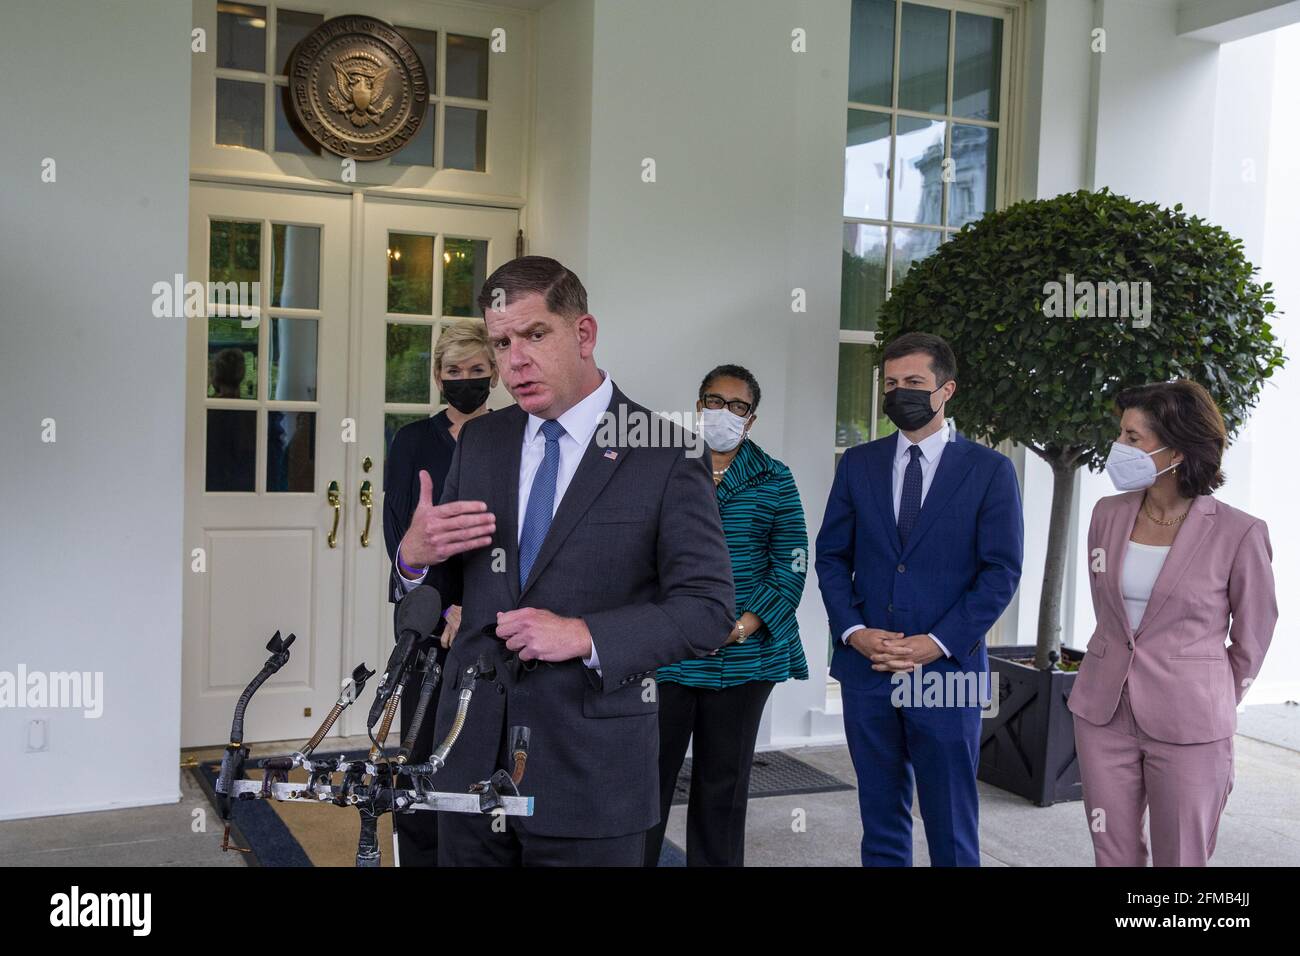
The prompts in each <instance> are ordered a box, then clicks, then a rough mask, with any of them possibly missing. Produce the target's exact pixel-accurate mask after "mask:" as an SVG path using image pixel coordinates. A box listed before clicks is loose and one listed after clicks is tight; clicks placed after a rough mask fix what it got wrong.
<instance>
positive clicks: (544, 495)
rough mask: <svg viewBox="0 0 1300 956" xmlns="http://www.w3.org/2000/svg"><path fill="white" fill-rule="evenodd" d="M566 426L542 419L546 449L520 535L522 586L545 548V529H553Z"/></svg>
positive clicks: (538, 468)
mask: <svg viewBox="0 0 1300 956" xmlns="http://www.w3.org/2000/svg"><path fill="white" fill-rule="evenodd" d="M563 434H564V426H563V425H561V424H560V423H559V422H557V421H546V422H542V435H543V437H545V439H546V452H545V453H544V454H543V456H542V463H541V464H540V465H539V466H538V467H537V474H535V475H533V486H532V489H531V490H530V491H529V492H528V508H527V510H525V511H524V531H523V534H521V535H520V536H519V586H520V587H521V588H522V587H523V586H524V584H525V583H527V581H528V572H529V571H531V570H532V569H533V562H534V561H536V560H537V555H538V554H539V553H540V552H541V550H542V542H543V541H545V540H546V532H547V531H549V530H550V529H551V516H552V515H553V513H554V511H555V479H556V477H557V476H558V475H559V473H560V436H561V435H563Z"/></svg>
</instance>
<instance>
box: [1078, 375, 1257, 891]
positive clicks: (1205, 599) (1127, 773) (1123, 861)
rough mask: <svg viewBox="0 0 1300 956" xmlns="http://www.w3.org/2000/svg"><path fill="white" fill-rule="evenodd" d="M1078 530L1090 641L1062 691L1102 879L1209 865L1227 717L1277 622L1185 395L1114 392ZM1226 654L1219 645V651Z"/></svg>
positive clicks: (1205, 434) (1224, 786)
mask: <svg viewBox="0 0 1300 956" xmlns="http://www.w3.org/2000/svg"><path fill="white" fill-rule="evenodd" d="M1117 404H1118V406H1119V410H1120V411H1121V413H1122V418H1121V421H1120V437H1119V440H1118V441H1116V442H1115V444H1114V446H1113V447H1112V449H1111V453H1110V458H1109V459H1108V460H1107V463H1106V470H1107V472H1108V473H1109V474H1110V477H1111V480H1112V481H1113V482H1114V483H1115V487H1116V488H1118V489H1120V490H1121V491H1122V492H1123V494H1118V495H1115V496H1113V497H1110V498H1103V499H1102V500H1101V501H1099V502H1097V506H1096V507H1095V508H1094V509H1093V512H1092V524H1091V525H1090V526H1089V528H1088V562H1089V567H1090V569H1091V579H1092V604H1093V609H1094V611H1095V613H1096V618H1097V629H1096V631H1095V632H1094V633H1093V635H1092V638H1091V640H1089V642H1088V649H1087V653H1086V654H1085V655H1084V658H1083V663H1082V664H1081V666H1080V668H1079V675H1078V677H1077V678H1076V680H1075V684H1074V688H1073V690H1072V691H1071V693H1070V704H1069V706H1070V710H1071V712H1073V714H1074V738H1075V747H1076V749H1077V751H1078V755H1079V770H1080V773H1081V774H1082V777H1083V802H1084V808H1085V810H1086V812H1087V817H1088V825H1089V829H1090V831H1091V833H1092V845H1093V850H1094V852H1095V854H1096V858H1097V865H1098V866H1146V865H1147V861H1148V855H1147V853H1148V851H1147V837H1146V834H1145V833H1144V828H1143V820H1142V817H1143V813H1144V811H1146V810H1148V809H1149V810H1150V831H1151V839H1150V855H1151V859H1152V860H1153V862H1154V863H1155V865H1156V866H1204V865H1205V862H1206V861H1207V860H1208V859H1209V857H1210V855H1211V854H1212V853H1213V852H1214V841H1215V837H1216V835H1217V833H1218V828H1219V817H1220V815H1221V814H1222V813H1223V808H1224V806H1225V805H1226V804H1227V801H1228V793H1229V792H1230V791H1231V790H1232V780H1233V769H1232V735H1233V733H1234V732H1235V731H1236V728H1237V704H1238V703H1240V702H1241V699H1242V697H1243V695H1244V694H1245V693H1246V690H1247V689H1248V688H1249V686H1250V683H1251V681H1253V680H1254V679H1255V675H1256V674H1258V673H1259V669H1260V665H1261V664H1262V663H1263V660H1264V653H1265V652H1266V651H1267V650H1268V645H1269V641H1270V640H1271V639H1272V637H1273V626H1274V624H1275V623H1276V622H1277V599H1276V596H1275V594H1274V590H1273V571H1272V566H1271V564H1270V562H1271V560H1272V555H1273V552H1272V548H1271V546H1270V545H1269V540H1268V528H1267V527H1266V526H1265V524H1264V522H1263V521H1260V520H1259V519H1258V518H1254V517H1252V516H1251V515H1248V514H1246V513H1245V512H1244V511H1238V510H1237V509H1236V508H1232V507H1229V506H1228V505H1226V504H1224V503H1223V502H1221V501H1218V500H1216V499H1215V498H1214V497H1213V496H1212V495H1211V494H1210V492H1211V491H1213V490H1214V489H1215V488H1218V487H1219V486H1220V485H1222V484H1223V480H1224V476H1223V474H1222V472H1221V471H1220V470H1219V464H1220V461H1221V459H1222V456H1223V448H1224V445H1225V444H1226V441H1227V435H1226V432H1225V429H1224V425H1223V417H1222V415H1220V413H1219V410H1218V408H1217V407H1216V406H1215V404H1214V401H1213V399H1211V398H1210V395H1209V393H1208V392H1206V390H1205V389H1204V388H1202V387H1201V386H1200V385H1198V384H1196V383H1195V382H1188V381H1177V382H1167V383H1161V384H1155V385H1144V386H1141V387H1139V388H1131V389H1127V390H1125V391H1123V392H1121V393H1120V395H1119V397H1118V399H1117ZM1227 638H1230V639H1231V644H1229V645H1227V646H1226V647H1225V646H1224V641H1225V639H1227Z"/></svg>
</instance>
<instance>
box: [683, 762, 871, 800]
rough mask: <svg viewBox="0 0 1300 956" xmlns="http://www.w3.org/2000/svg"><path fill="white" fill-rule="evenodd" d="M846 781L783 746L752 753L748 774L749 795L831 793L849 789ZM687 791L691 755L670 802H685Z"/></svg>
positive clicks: (689, 792) (752, 797) (688, 797)
mask: <svg viewBox="0 0 1300 956" xmlns="http://www.w3.org/2000/svg"><path fill="white" fill-rule="evenodd" d="M852 789H853V787H852V786H851V785H850V784H847V783H845V782H844V781H843V780H840V779H839V778H838V777H832V776H831V775H830V774H828V773H826V772H825V771H823V770H818V769H817V768H816V767H813V766H811V765H809V764H806V763H804V762H803V761H802V760H799V759H798V758H796V757H792V756H790V755H789V754H788V753H786V752H785V751H784V750H766V751H762V752H761V753H756V754H754V769H753V770H752V771H751V772H750V775H749V797H750V799H751V800H752V799H754V798H755V797H785V796H789V795H791V794H795V793H833V792H835V791H837V790H852ZM690 794H691V758H690V757H687V758H686V759H685V760H684V761H683V762H682V771H681V773H679V774H678V775H677V791H676V793H674V794H673V805H674V806H676V805H677V804H679V803H687V802H688V801H689V799H690Z"/></svg>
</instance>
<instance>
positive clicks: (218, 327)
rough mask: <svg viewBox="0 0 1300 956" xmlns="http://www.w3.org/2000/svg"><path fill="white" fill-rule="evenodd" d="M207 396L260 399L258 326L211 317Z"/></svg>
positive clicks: (209, 320)
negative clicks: (258, 382)
mask: <svg viewBox="0 0 1300 956" xmlns="http://www.w3.org/2000/svg"><path fill="white" fill-rule="evenodd" d="M208 398H257V328H256V327H254V328H251V329H246V328H244V327H243V323H241V322H240V320H239V319H208Z"/></svg>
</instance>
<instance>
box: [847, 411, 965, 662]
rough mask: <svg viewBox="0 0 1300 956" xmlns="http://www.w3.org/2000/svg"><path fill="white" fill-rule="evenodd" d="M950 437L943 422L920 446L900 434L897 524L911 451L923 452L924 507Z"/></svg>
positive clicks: (896, 458) (896, 467)
mask: <svg viewBox="0 0 1300 956" xmlns="http://www.w3.org/2000/svg"><path fill="white" fill-rule="evenodd" d="M951 436H952V426H951V425H950V424H949V423H948V422H947V421H944V423H943V427H942V428H940V429H939V430H938V431H937V432H935V433H934V434H933V435H929V436H927V437H926V438H922V439H921V440H920V441H919V442H914V441H912V440H911V439H909V438H908V437H907V436H906V435H904V434H903V433H902V432H901V431H900V432H899V433H898V444H897V445H896V446H895V449H894V470H893V486H894V520H895V521H897V520H898V507H899V504H900V503H901V502H902V500H903V476H904V475H905V474H906V473H907V466H908V463H909V462H910V461H911V460H912V459H911V455H910V453H909V452H908V449H909V448H911V447H912V446H913V445H916V447H918V448H920V449H921V457H920V458H918V459H917V460H918V461H919V462H920V463H921V504H922V505H924V504H925V496H926V495H928V494H929V493H930V484H931V483H932V482H933V481H934V473H935V471H936V470H938V468H939V459H940V458H942V457H943V450H944V448H946V447H947V445H948V440H949V439H950V438H951ZM856 630H860V628H859V627H858V626H857V625H854V626H853V627H851V628H849V629H848V630H846V631H845V632H844V633H843V634H841V635H840V640H841V641H844V642H845V643H846V644H847V643H848V640H849V635H850V634H852V633H853V632H854V631H856ZM930 640H932V641H934V642H935V643H936V644H938V645H939V650H941V651H943V653H944V656H945V657H947V656H950V655H949V654H948V648H946V647H944V646H943V642H942V641H940V640H939V639H938V638H937V637H935V636H934V635H933V634H931V635H930Z"/></svg>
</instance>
